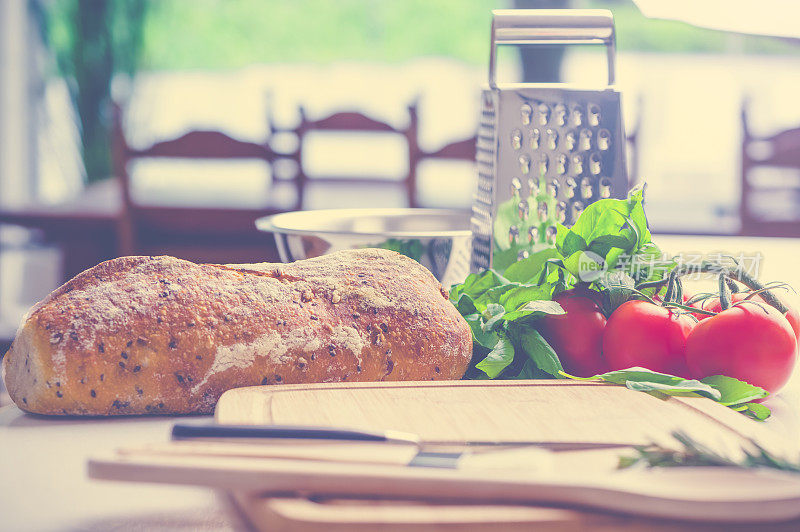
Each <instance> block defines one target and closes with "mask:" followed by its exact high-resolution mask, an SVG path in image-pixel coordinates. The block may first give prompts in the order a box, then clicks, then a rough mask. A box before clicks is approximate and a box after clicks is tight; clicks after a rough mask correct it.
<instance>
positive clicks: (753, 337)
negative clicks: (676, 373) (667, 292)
mask: <svg viewBox="0 0 800 532" xmlns="http://www.w3.org/2000/svg"><path fill="white" fill-rule="evenodd" d="M796 359H797V338H796V337H795V334H794V331H793V330H792V327H791V325H789V322H788V320H787V319H786V318H785V317H784V316H783V315H782V314H781V313H780V312H778V311H777V310H776V309H775V308H774V307H772V306H770V305H767V304H765V303H759V302H754V301H744V302H742V303H739V304H738V305H735V306H732V307H731V308H729V309H728V310H724V311H722V312H720V313H719V314H717V315H716V316H713V317H711V318H709V319H706V320H703V321H701V322H700V323H699V324H698V325H697V326H696V327H695V328H694V329H693V330H692V332H691V334H689V338H688V340H687V342H686V360H687V363H688V364H689V369H690V371H691V374H692V377H694V378H697V379H700V378H703V377H708V376H710V375H727V376H729V377H735V378H737V379H739V380H742V381H746V382H749V383H750V384H753V385H755V386H760V387H762V388H764V389H765V390H767V391H768V392H770V393H774V392H777V391H778V390H780V389H781V388H782V387H783V385H784V384H786V381H788V380H789V377H790V376H791V374H792V369H793V368H794V365H795V362H796Z"/></svg>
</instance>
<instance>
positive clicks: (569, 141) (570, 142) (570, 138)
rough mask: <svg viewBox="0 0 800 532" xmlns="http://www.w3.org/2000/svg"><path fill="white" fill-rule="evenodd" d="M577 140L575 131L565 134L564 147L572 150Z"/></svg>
mask: <svg viewBox="0 0 800 532" xmlns="http://www.w3.org/2000/svg"><path fill="white" fill-rule="evenodd" d="M577 141H578V138H577V136H576V135H575V132H574V131H570V132H568V133H567V134H566V135H565V136H564V147H565V148H567V150H568V151H572V150H574V149H575V144H576V143H577Z"/></svg>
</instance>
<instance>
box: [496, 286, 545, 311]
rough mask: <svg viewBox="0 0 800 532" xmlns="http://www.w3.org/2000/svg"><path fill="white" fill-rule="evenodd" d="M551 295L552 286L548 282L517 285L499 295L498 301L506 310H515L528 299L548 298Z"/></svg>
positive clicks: (528, 300)
mask: <svg viewBox="0 0 800 532" xmlns="http://www.w3.org/2000/svg"><path fill="white" fill-rule="evenodd" d="M552 295H553V287H552V286H550V285H549V284H543V285H541V286H539V285H530V284H529V285H523V286H517V287H515V288H513V289H511V290H509V291H508V292H506V293H504V294H503V295H502V296H500V300H499V303H500V304H501V305H503V308H505V309H506V312H511V311H514V310H517V309H518V308H519V307H521V306H522V305H524V304H525V303H528V302H530V301H539V300H549V299H550V298H551V297H552Z"/></svg>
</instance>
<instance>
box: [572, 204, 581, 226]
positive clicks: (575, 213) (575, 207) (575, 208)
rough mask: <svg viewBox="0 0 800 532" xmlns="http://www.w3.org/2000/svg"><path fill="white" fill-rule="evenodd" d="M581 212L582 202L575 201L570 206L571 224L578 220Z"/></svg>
mask: <svg viewBox="0 0 800 532" xmlns="http://www.w3.org/2000/svg"><path fill="white" fill-rule="evenodd" d="M582 212H583V203H582V202H580V201H576V202H575V203H573V204H572V223H575V220H577V219H578V217H579V216H580V215H581V213H582Z"/></svg>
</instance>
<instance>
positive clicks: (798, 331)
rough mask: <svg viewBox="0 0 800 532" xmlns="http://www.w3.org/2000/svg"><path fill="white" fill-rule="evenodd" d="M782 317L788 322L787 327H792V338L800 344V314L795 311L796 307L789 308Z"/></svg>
mask: <svg viewBox="0 0 800 532" xmlns="http://www.w3.org/2000/svg"><path fill="white" fill-rule="evenodd" d="M784 316H785V317H786V321H788V322H789V325H791V326H792V330H793V331H794V337H795V338H796V339H797V341H798V342H800V312H798V311H797V307H789V310H787V311H786V314H784Z"/></svg>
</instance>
